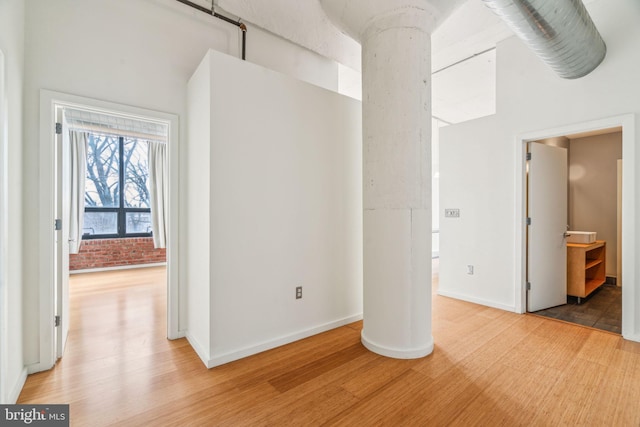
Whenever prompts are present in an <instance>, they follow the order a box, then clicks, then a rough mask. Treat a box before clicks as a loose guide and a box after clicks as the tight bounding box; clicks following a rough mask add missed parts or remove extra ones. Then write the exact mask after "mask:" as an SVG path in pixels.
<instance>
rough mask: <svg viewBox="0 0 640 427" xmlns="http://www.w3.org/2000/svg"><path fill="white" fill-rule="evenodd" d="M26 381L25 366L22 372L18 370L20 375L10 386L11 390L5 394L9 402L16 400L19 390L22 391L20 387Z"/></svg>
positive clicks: (12, 402)
mask: <svg viewBox="0 0 640 427" xmlns="http://www.w3.org/2000/svg"><path fill="white" fill-rule="evenodd" d="M26 381H27V368H23V369H22V372H20V376H18V379H17V381H16V383H15V384H14V385H13V387H11V391H10V392H9V395H8V396H7V400H8V403H9V404H14V403H16V402H17V401H18V397H20V392H22V388H23V387H24V383H25V382H26Z"/></svg>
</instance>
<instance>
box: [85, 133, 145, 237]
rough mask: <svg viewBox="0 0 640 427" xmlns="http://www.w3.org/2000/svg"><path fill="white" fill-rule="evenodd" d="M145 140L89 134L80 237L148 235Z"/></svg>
mask: <svg viewBox="0 0 640 427" xmlns="http://www.w3.org/2000/svg"><path fill="white" fill-rule="evenodd" d="M147 152H148V143H147V142H146V141H141V140H138V139H135V138H129V137H122V136H113V135H106V134H98V133H90V134H89V138H88V144H87V180H86V186H85V197H84V200H85V208H84V227H83V236H82V238H83V239H91V238H106V237H145V236H151V210H150V205H151V204H150V200H149V188H148V185H147V181H148V177H149V165H148V158H147Z"/></svg>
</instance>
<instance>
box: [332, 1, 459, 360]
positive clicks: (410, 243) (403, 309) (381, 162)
mask: <svg viewBox="0 0 640 427" xmlns="http://www.w3.org/2000/svg"><path fill="white" fill-rule="evenodd" d="M320 2H321V4H322V7H323V8H324V10H325V11H326V12H327V14H328V15H329V16H330V17H331V19H332V20H333V22H334V23H336V25H338V26H339V27H340V28H341V29H342V30H343V31H345V32H347V33H348V34H350V35H351V36H352V37H353V38H354V39H356V40H359V41H360V42H361V44H362V80H363V83H362V121H363V159H364V165H363V173H364V176H363V185H364V189H363V190H364V328H363V330H362V343H363V344H364V345H365V346H366V347H367V348H368V349H370V350H371V351H373V352H376V353H378V354H381V355H384V356H388V357H395V358H402V359H411V358H418V357H422V356H426V355H428V354H430V353H431V352H432V351H433V337H432V335H431V65H430V63H431V35H430V34H431V32H432V31H433V30H435V28H436V27H437V26H438V25H439V23H440V22H442V21H443V20H444V19H445V18H446V17H447V16H448V15H449V14H450V13H451V12H452V11H453V10H454V9H455V8H456V7H458V6H459V5H460V4H462V3H463V2H464V0H395V1H393V2H391V1H389V0H320Z"/></svg>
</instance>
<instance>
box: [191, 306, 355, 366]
mask: <svg viewBox="0 0 640 427" xmlns="http://www.w3.org/2000/svg"><path fill="white" fill-rule="evenodd" d="M358 320H362V313H360V314H355V315H353V316H349V317H345V318H342V319H339V320H336V321H333V322H329V323H325V324H323V325H319V326H316V327H313V328H309V329H305V330H303V331H300V332H296V333H294V334H291V335H286V336H284V337H280V338H275V339H273V340H269V341H265V342H262V343H260V344H256V345H252V346H249V347H245V348H242V349H239V350H234V351H231V352H228V353H224V354H220V355H216V356H214V357H212V358H211V359H209V360H208V361H207V362H205V365H207V368H213V367H215V366H220V365H224V364H225V363H229V362H233V361H234V360H238V359H242V358H245V357H248V356H252V355H254V354H258V353H262V352H263V351H267V350H271V349H273V348H276V347H280V346H282V345H285V344H290V343H292V342H294V341H298V340H301V339H304V338H308V337H310V336H313V335H317V334H320V333H322V332H326V331H329V330H331V329H335V328H339V327H340V326H344V325H348V324H349V323H353V322H357V321H358ZM197 352H198V351H197V350H196V353H197Z"/></svg>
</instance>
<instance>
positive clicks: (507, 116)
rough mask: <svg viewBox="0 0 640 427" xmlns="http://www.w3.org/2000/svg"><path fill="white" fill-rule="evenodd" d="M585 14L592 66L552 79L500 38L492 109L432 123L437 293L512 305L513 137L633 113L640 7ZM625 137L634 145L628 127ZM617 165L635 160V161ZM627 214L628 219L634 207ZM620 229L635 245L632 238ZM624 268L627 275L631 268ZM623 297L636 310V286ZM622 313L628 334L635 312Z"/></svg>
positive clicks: (637, 93)
mask: <svg viewBox="0 0 640 427" xmlns="http://www.w3.org/2000/svg"><path fill="white" fill-rule="evenodd" d="M590 11H591V15H592V18H593V20H594V21H595V23H596V26H597V27H598V29H599V30H600V32H601V34H602V35H603V37H604V40H605V41H606V43H607V47H608V53H607V57H606V58H605V60H604V62H603V63H602V64H601V65H600V67H598V68H597V69H596V70H595V71H594V72H592V73H591V74H589V75H588V76H586V77H584V78H581V79H577V80H563V79H560V78H559V77H557V76H556V75H555V74H554V73H553V72H551V71H550V70H549V69H548V68H547V67H546V66H545V65H544V64H543V63H541V62H540V60H538V59H537V58H536V57H535V56H534V54H533V53H532V52H530V51H529V50H528V49H527V48H525V47H524V46H523V45H522V43H521V42H520V41H519V40H517V39H516V38H510V39H508V40H505V41H504V42H502V43H501V44H499V45H498V48H497V49H498V50H497V58H498V64H497V65H498V69H497V76H498V82H497V90H498V93H497V114H496V115H495V116H492V117H487V118H482V119H478V120H475V121H472V122H467V123H463V124H459V125H454V126H448V127H446V128H443V129H441V137H440V168H441V169H440V170H441V178H440V183H441V200H440V201H441V209H440V214H441V222H440V230H441V242H440V256H441V260H440V292H441V293H443V294H448V295H452V296H455V297H458V298H461V299H467V300H471V301H476V302H480V303H484V304H487V305H493V306H497V307H502V308H505V309H509V310H514V308H515V306H516V301H515V298H516V295H515V287H516V286H520V283H517V280H515V279H516V276H515V266H516V264H517V262H519V260H516V257H515V256H514V254H515V253H516V243H515V242H516V240H517V236H516V226H515V224H516V220H518V221H521V219H516V217H515V213H516V209H517V206H516V203H517V200H516V194H517V193H516V188H515V182H516V181H517V179H519V178H518V177H517V176H516V171H517V170H518V167H519V166H517V164H518V162H519V161H520V162H521V161H522V160H521V159H518V158H517V157H516V152H519V150H520V147H519V146H518V143H517V142H516V140H517V135H520V134H523V133H527V132H528V133H530V132H533V131H537V130H543V129H550V128H554V127H562V126H567V125H570V124H574V123H581V122H586V121H591V120H598V119H601V118H605V117H611V116H617V115H623V114H626V113H634V114H636V116H637V113H638V112H640V85H639V84H638V83H637V72H636V70H637V69H639V67H640V50H639V49H638V48H637V46H638V45H639V44H640V27H639V26H638V25H637V23H638V21H639V20H640V6H638V4H637V2H635V1H633V0H611V1H607V2H602V1H601V2H595V3H593V4H592V5H591V8H590ZM629 130H630V131H631V132H635V129H629ZM549 136H551V135H549ZM631 137H632V138H633V139H634V140H635V141H636V142H640V136H639V135H638V134H637V133H634V134H632V135H631ZM632 145H634V144H632ZM625 162H633V164H635V165H638V163H639V159H638V158H637V155H636V157H634V158H629V159H625ZM636 189H637V187H636ZM635 197H636V199H637V198H638V195H637V194H635ZM450 207H460V208H461V217H460V218H459V219H450V218H443V217H442V215H443V209H444V208H450ZM631 212H633V217H634V219H635V220H637V219H638V212H637V211H636V210H635V209H633V208H632V210H631ZM627 231H628V232H630V233H631V234H629V236H633V237H631V238H632V239H633V241H634V242H635V244H636V245H637V244H638V240H639V236H637V235H635V234H633V230H627ZM468 264H474V265H475V267H476V268H475V272H476V274H475V275H472V276H471V275H467V274H466V272H467V265H468ZM627 267H628V268H629V269H630V270H629V271H630V272H633V273H634V275H635V274H637V269H638V266H637V265H628V266H627ZM629 304H632V305H633V306H634V307H635V310H636V311H637V312H640V301H639V300H638V293H635V294H633V297H632V301H629ZM629 307H630V306H629ZM629 307H627V309H628V308H629ZM623 310H625V309H623ZM627 312H628V310H627ZM630 320H631V323H633V324H632V325H629V328H630V329H629V330H630V331H632V335H634V334H635V336H637V334H638V331H640V319H639V318H635V319H633V318H630ZM623 332H624V331H623Z"/></svg>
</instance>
